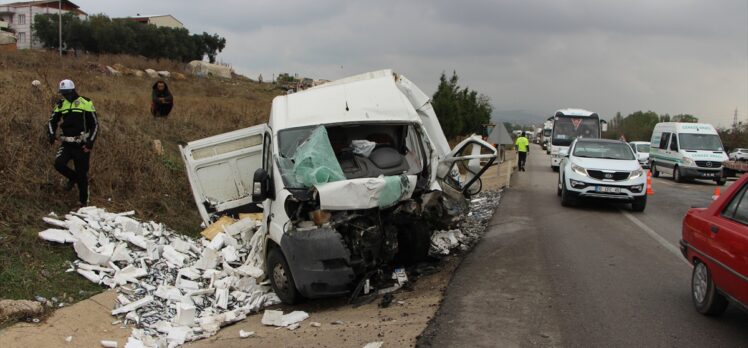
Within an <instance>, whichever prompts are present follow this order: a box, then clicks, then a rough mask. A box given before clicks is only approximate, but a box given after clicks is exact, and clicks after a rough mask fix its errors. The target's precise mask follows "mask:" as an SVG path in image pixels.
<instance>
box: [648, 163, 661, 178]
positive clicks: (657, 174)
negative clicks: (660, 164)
mask: <svg viewBox="0 0 748 348" xmlns="http://www.w3.org/2000/svg"><path fill="white" fill-rule="evenodd" d="M650 168H651V169H650V170H651V171H652V177H653V178H656V177H659V176H660V172H658V171H657V167H656V166H655V163H654V161H652V165H651V167H650Z"/></svg>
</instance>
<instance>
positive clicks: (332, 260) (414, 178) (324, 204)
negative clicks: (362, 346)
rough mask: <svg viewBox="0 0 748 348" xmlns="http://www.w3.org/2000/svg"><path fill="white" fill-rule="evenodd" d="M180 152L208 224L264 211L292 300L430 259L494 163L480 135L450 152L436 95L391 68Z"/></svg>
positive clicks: (273, 277) (278, 283)
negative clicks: (439, 229)
mask: <svg viewBox="0 0 748 348" xmlns="http://www.w3.org/2000/svg"><path fill="white" fill-rule="evenodd" d="M180 150H181V152H182V156H183V158H184V161H185V163H186V166H187V173H188V177H189V180H190V184H191V186H192V191H193V194H194V197H195V201H196V202H197V206H198V210H199V211H200V215H201V216H202V219H203V220H204V222H205V224H206V225H207V224H210V223H211V222H212V221H215V220H216V219H218V218H220V217H221V216H223V215H229V216H238V214H240V213H263V216H264V217H263V223H262V227H261V228H260V232H258V233H265V234H266V237H265V244H264V246H263V248H264V250H263V252H264V253H263V255H265V260H264V261H265V272H266V273H265V274H266V276H267V277H268V278H269V279H270V281H271V285H272V287H273V289H274V290H275V292H276V294H277V295H278V297H279V298H280V299H281V300H282V301H284V302H286V303H295V302H297V301H298V300H299V299H301V298H302V297H306V298H318V297H324V296H334V295H342V294H346V293H349V292H351V291H352V290H354V287H355V286H356V284H357V283H358V282H359V281H361V280H362V279H364V278H368V277H369V275H370V274H371V273H372V272H373V271H375V270H381V269H384V268H387V267H392V266H393V265H395V264H397V265H402V264H408V263H414V262H418V261H421V260H422V259H423V258H425V257H426V256H427V253H428V250H429V246H430V237H431V232H432V230H433V228H434V227H435V226H437V225H440V224H445V223H449V221H450V220H452V219H454V218H455V217H457V216H460V214H463V213H465V212H466V209H467V200H466V198H467V197H469V196H470V195H472V194H476V193H477V192H479V191H480V189H481V185H482V184H481V181H480V176H481V174H483V173H484V172H485V171H486V170H487V168H488V167H489V166H490V165H491V164H492V163H493V162H494V160H495V159H496V149H494V148H493V147H492V146H491V145H490V144H489V143H487V142H485V141H483V140H481V139H480V137H478V136H472V137H470V138H467V139H465V140H464V141H463V142H461V143H460V144H459V145H457V146H456V147H455V149H454V150H450V146H449V144H448V143H447V139H446V138H445V136H444V133H443V132H442V130H441V126H440V125H439V121H438V120H437V118H436V115H435V113H434V110H433V108H432V106H431V104H430V101H429V97H428V96H426V95H425V94H424V93H423V92H422V91H421V90H420V89H418V87H416V86H415V85H414V84H413V83H411V82H410V81H409V80H407V79H406V78H405V77H403V76H402V75H397V74H394V73H393V72H392V71H390V70H382V71H376V72H371V73H367V74H362V75H357V76H353V77H349V78H346V79H342V80H338V81H333V82H330V83H327V84H325V85H321V86H318V87H315V88H311V89H308V90H306V91H302V92H299V93H295V94H290V95H283V96H279V97H276V98H275V99H274V100H273V105H272V111H271V114H270V119H269V122H268V123H267V124H261V125H257V126H254V127H250V128H245V129H240V130H236V131H233V132H230V133H225V134H221V135H217V136H213V137H209V138H205V139H201V140H197V141H193V142H190V143H188V144H187V145H186V146H184V147H180Z"/></svg>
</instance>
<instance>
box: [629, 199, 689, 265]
mask: <svg viewBox="0 0 748 348" xmlns="http://www.w3.org/2000/svg"><path fill="white" fill-rule="evenodd" d="M621 213H623V216H625V217H626V218H627V219H629V220H630V221H631V222H633V223H634V224H635V225H637V226H639V228H641V229H642V231H644V232H646V233H647V234H648V235H649V236H650V237H652V239H654V240H655V241H657V243H660V245H662V246H663V247H664V248H665V249H667V250H668V251H669V252H671V253H672V254H673V255H675V257H677V258H678V259H679V260H682V261H683V262H684V263H686V264H687V265H689V266H690V265H691V264H690V263H688V261H686V259H685V258H684V257H683V254H681V252H680V249H678V247H676V246H675V245H673V244H671V243H670V242H668V241H667V240H665V238H662V236H660V235H659V234H657V232H655V231H654V230H653V229H651V228H649V226H647V225H646V224H645V223H644V222H642V221H641V220H639V219H637V218H636V217H635V216H633V215H631V213H629V212H627V211H623V210H621Z"/></svg>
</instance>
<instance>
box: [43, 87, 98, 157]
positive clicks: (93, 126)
mask: <svg viewBox="0 0 748 348" xmlns="http://www.w3.org/2000/svg"><path fill="white" fill-rule="evenodd" d="M60 120H62V123H60ZM58 124H59V126H60V129H61V130H62V136H63V137H74V138H76V139H78V140H77V141H74V142H79V143H81V144H84V145H86V147H87V148H89V149H92V148H93V145H94V142H95V141H96V136H97V135H98V133H99V122H98V120H97V119H96V108H94V105H93V102H91V99H88V98H86V97H81V96H79V97H78V98H76V99H75V100H73V101H72V102H70V101H68V100H67V99H61V100H60V101H58V102H57V104H56V105H55V109H54V111H53V112H52V116H50V117H49V124H48V127H47V135H48V136H49V141H50V143H52V142H54V140H55V133H56V131H57V126H58Z"/></svg>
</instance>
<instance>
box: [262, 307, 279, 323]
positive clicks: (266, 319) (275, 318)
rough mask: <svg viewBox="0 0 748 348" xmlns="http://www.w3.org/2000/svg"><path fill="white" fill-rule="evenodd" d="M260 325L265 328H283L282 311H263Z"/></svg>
mask: <svg viewBox="0 0 748 348" xmlns="http://www.w3.org/2000/svg"><path fill="white" fill-rule="evenodd" d="M261 322H262V325H267V326H283V311H276V310H273V309H267V310H265V313H263V314H262V321H261Z"/></svg>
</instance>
